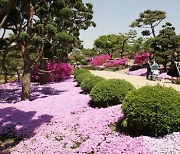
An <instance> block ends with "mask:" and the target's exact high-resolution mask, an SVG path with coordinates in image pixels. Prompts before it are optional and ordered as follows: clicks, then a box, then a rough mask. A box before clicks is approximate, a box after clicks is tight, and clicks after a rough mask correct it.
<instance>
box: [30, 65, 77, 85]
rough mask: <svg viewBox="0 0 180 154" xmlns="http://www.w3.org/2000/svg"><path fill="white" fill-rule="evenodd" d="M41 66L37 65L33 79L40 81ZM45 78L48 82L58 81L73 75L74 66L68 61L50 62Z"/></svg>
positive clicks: (32, 75) (33, 71) (46, 68)
mask: <svg viewBox="0 0 180 154" xmlns="http://www.w3.org/2000/svg"><path fill="white" fill-rule="evenodd" d="M39 69H40V66H39V65H36V66H35V67H34V68H33V69H32V72H31V81H32V82H38V81H39V79H40V74H39ZM45 71H47V73H45V74H44V75H45V78H46V80H47V82H57V81H61V80H63V79H67V78H69V77H70V76H71V75H72V71H73V68H72V66H71V65H70V64H68V63H62V62H59V63H56V62H48V63H46V67H45Z"/></svg>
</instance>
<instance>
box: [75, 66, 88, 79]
mask: <svg viewBox="0 0 180 154" xmlns="http://www.w3.org/2000/svg"><path fill="white" fill-rule="evenodd" d="M86 72H89V73H90V71H89V70H86V69H79V68H75V69H74V73H73V74H74V77H75V78H76V77H77V76H78V75H80V74H81V73H86Z"/></svg>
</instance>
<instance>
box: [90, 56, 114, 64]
mask: <svg viewBox="0 0 180 154" xmlns="http://www.w3.org/2000/svg"><path fill="white" fill-rule="evenodd" d="M110 59H111V56H109V55H105V54H104V55H99V56H96V57H94V59H93V60H92V61H91V62H90V64H91V65H93V66H100V65H102V64H104V63H105V62H107V61H108V60H110Z"/></svg>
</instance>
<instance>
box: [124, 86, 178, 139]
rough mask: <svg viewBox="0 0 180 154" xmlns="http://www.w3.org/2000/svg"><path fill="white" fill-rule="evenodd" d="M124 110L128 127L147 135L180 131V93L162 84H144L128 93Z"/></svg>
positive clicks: (160, 134)
mask: <svg viewBox="0 0 180 154" xmlns="http://www.w3.org/2000/svg"><path fill="white" fill-rule="evenodd" d="M122 110H123V113H124V115H125V119H124V122H125V123H126V124H127V127H129V128H133V129H136V130H137V131H138V132H141V133H142V134H145V135H150V136H162V135H165V134H168V133H172V132H177V131H180V94H179V92H177V91H176V90H174V89H171V88H168V87H162V86H159V85H157V86H154V87H153V86H144V87H142V88H140V89H138V90H136V91H133V92H131V93H130V94H128V96H127V97H126V99H125V100H124V101H123V105H122Z"/></svg>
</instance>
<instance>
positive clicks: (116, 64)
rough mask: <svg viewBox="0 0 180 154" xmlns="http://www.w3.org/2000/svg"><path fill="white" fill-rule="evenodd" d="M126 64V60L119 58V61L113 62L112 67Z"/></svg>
mask: <svg viewBox="0 0 180 154" xmlns="http://www.w3.org/2000/svg"><path fill="white" fill-rule="evenodd" d="M127 62H128V59H127V58H121V59H118V60H115V61H113V66H120V65H125V64H127Z"/></svg>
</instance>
